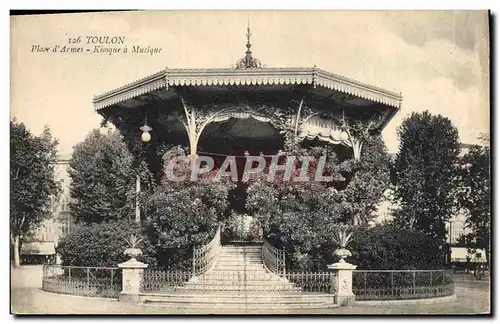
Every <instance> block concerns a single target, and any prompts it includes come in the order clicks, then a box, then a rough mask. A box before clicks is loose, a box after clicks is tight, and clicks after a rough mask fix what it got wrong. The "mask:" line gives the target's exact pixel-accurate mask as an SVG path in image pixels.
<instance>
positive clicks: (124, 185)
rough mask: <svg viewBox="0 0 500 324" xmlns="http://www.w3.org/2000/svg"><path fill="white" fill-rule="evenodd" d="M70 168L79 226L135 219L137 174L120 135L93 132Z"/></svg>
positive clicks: (73, 207) (73, 206)
mask: <svg viewBox="0 0 500 324" xmlns="http://www.w3.org/2000/svg"><path fill="white" fill-rule="evenodd" d="M69 166H70V168H69V171H68V172H69V176H70V178H71V184H70V196H71V202H70V210H71V213H72V215H73V217H74V219H75V220H76V221H77V222H85V223H100V222H103V221H110V220H118V219H125V218H128V219H132V218H133V217H134V208H135V188H136V174H137V173H136V171H135V169H134V167H133V157H132V155H131V154H130V153H129V151H128V150H127V147H126V145H125V144H124V143H123V141H122V138H121V136H120V135H119V134H118V133H117V132H114V131H110V132H108V133H106V134H102V133H101V132H100V131H99V130H98V129H95V130H93V131H92V132H91V133H90V134H89V135H88V136H87V138H86V139H85V140H84V141H83V142H81V143H79V144H77V145H76V146H75V147H74V151H73V156H72V158H71V160H70V163H69Z"/></svg>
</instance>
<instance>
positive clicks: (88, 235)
mask: <svg viewBox="0 0 500 324" xmlns="http://www.w3.org/2000/svg"><path fill="white" fill-rule="evenodd" d="M131 235H137V236H138V237H139V238H140V239H142V241H141V243H139V245H138V247H139V248H140V249H141V250H142V253H143V254H142V256H140V257H139V258H138V259H139V260H140V261H142V262H145V263H147V264H148V265H149V266H150V267H154V265H155V258H154V256H155V249H154V247H153V246H152V245H151V242H150V241H149V239H148V237H147V235H146V233H145V231H144V228H142V227H141V226H140V224H138V223H136V222H135V221H133V220H129V219H124V220H117V221H110V222H103V223H100V224H96V223H90V224H80V225H78V227H77V228H76V230H74V231H72V232H71V233H70V234H68V235H66V236H64V237H63V238H62V239H61V241H60V242H59V244H58V246H57V253H59V254H60V255H61V259H62V264H63V265H65V266H84V267H116V266H117V265H118V264H119V263H121V262H125V261H127V260H128V259H130V257H127V256H126V255H124V254H123V252H124V251H125V249H127V248H129V247H130V244H129V242H127V240H129V238H130V236H131Z"/></svg>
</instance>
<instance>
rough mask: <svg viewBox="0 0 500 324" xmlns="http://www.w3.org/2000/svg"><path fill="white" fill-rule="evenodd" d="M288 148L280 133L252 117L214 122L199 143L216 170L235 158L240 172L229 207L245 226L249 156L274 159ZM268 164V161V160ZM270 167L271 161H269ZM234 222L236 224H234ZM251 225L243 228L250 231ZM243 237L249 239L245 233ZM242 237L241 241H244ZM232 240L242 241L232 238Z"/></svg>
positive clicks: (200, 149) (199, 147)
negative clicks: (227, 159) (231, 158)
mask: <svg viewBox="0 0 500 324" xmlns="http://www.w3.org/2000/svg"><path fill="white" fill-rule="evenodd" d="M283 148H284V138H283V136H282V135H281V134H280V131H279V130H278V129H277V128H275V127H274V126H273V125H271V124H270V123H267V122H262V121H259V120H257V119H254V118H252V117H248V118H245V119H239V118H234V117H233V118H230V119H228V120H226V121H221V122H214V123H211V124H209V125H207V127H206V128H205V129H204V131H203V133H202V135H201V137H200V141H199V142H198V151H197V153H198V155H204V156H210V157H212V158H213V159H214V161H215V169H219V168H220V167H221V166H222V164H223V162H224V160H225V159H226V158H227V157H228V156H234V157H235V160H236V165H237V171H238V181H237V182H236V187H235V189H234V190H232V191H231V192H230V193H229V197H228V199H229V203H230V208H231V211H232V214H233V216H235V217H238V215H241V222H242V223H245V222H251V219H250V218H248V217H246V216H245V215H246V214H247V208H246V193H247V188H248V184H247V183H245V182H243V181H242V176H243V171H244V169H245V164H246V162H247V156H259V155H264V156H271V155H275V154H277V153H278V151H279V150H281V149H283ZM266 160H268V159H266ZM268 163H269V161H268ZM233 221H234V220H233ZM249 226H250V225H249V224H240V227H241V228H246V229H247V230H248V229H249V228H248V227H249ZM242 232H243V233H240V234H241V235H239V236H242V237H245V235H246V234H245V233H244V232H245V229H243V230H242ZM242 237H239V239H240V240H241V239H242ZM229 240H233V241H234V240H238V239H236V238H234V237H233V238H232V239H229Z"/></svg>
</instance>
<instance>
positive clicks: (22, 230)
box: [10, 119, 61, 265]
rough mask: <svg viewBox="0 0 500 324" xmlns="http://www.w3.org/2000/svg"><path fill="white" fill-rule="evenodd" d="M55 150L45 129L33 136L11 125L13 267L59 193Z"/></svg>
mask: <svg viewBox="0 0 500 324" xmlns="http://www.w3.org/2000/svg"><path fill="white" fill-rule="evenodd" d="M56 147H57V140H56V139H54V138H53V137H52V135H51V133H50V129H49V128H48V127H45V128H44V130H43V132H42V134H41V135H40V136H34V135H33V134H31V133H30V131H29V130H28V129H27V128H26V126H25V125H24V124H23V123H19V122H17V121H16V120H15V119H14V120H13V121H11V122H10V234H11V237H12V240H13V241H14V245H16V246H15V247H14V249H15V251H14V253H15V262H16V265H19V255H18V252H19V250H18V249H19V245H20V243H22V240H23V238H24V237H26V236H27V235H29V233H30V232H32V231H34V230H35V229H36V228H37V227H38V226H39V225H40V223H41V222H42V221H43V220H44V219H45V218H47V217H48V216H49V215H50V212H51V211H52V206H53V202H54V201H55V200H56V199H57V196H58V195H59V193H60V189H61V188H60V185H59V183H58V181H57V180H56V177H55V165H56V163H57V151H56Z"/></svg>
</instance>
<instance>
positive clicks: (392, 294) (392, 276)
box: [391, 271, 394, 296]
mask: <svg viewBox="0 0 500 324" xmlns="http://www.w3.org/2000/svg"><path fill="white" fill-rule="evenodd" d="M391 296H394V272H393V271H391Z"/></svg>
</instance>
